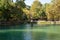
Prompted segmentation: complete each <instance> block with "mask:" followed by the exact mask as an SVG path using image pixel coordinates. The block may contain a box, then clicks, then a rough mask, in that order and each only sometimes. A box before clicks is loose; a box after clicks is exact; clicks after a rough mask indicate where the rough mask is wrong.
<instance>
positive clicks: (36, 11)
mask: <svg viewBox="0 0 60 40" xmlns="http://www.w3.org/2000/svg"><path fill="white" fill-rule="evenodd" d="M41 13H42V4H41V3H40V2H39V1H37V0H35V1H34V2H33V4H32V6H31V9H30V15H31V16H32V18H34V19H37V18H39V17H40V14H41Z"/></svg>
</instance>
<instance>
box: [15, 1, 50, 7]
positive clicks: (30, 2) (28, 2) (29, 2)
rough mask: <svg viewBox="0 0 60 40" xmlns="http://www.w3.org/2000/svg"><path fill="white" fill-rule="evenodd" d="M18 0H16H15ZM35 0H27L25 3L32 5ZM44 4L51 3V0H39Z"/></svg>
mask: <svg viewBox="0 0 60 40" xmlns="http://www.w3.org/2000/svg"><path fill="white" fill-rule="evenodd" d="M14 1H16V0H14ZM33 1H34V0H25V4H26V5H29V6H31V5H32V3H33ZM39 1H40V2H41V3H42V4H45V3H50V2H51V0H39Z"/></svg>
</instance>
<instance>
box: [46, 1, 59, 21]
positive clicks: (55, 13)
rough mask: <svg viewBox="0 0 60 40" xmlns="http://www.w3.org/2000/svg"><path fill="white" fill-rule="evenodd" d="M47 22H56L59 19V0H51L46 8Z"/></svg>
mask: <svg viewBox="0 0 60 40" xmlns="http://www.w3.org/2000/svg"><path fill="white" fill-rule="evenodd" d="M46 13H47V18H48V20H54V21H58V20H59V19H60V0H53V1H52V3H51V4H49V5H47V6H46Z"/></svg>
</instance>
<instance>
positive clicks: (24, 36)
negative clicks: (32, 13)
mask: <svg viewBox="0 0 60 40" xmlns="http://www.w3.org/2000/svg"><path fill="white" fill-rule="evenodd" d="M0 40H60V25H37V24H33V26H31V24H20V25H12V26H0Z"/></svg>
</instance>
